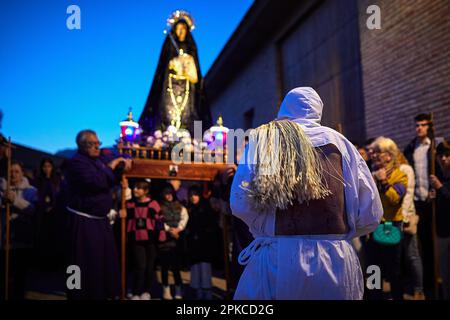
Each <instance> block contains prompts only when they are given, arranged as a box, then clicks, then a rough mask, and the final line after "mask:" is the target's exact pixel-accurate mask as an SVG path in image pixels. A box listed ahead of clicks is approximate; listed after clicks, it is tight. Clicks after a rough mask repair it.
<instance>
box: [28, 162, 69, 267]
mask: <svg viewBox="0 0 450 320" xmlns="http://www.w3.org/2000/svg"><path fill="white" fill-rule="evenodd" d="M60 186H61V179H60V177H59V176H58V174H57V173H56V168H55V165H54V164H53V161H52V160H51V159H49V158H45V159H42V161H41V164H40V166H39V173H38V176H37V179H36V181H35V187H36V188H37V191H38V205H37V245H36V246H37V248H36V249H37V250H36V251H37V252H36V254H37V258H38V264H39V265H40V266H41V267H42V268H44V269H46V270H52V269H54V268H55V267H57V266H59V265H60V264H61V263H62V261H63V259H62V254H61V252H62V249H59V250H58V244H59V243H61V241H59V239H58V223H59V220H58V218H59V217H58V211H57V197H58V195H59V191H60Z"/></svg>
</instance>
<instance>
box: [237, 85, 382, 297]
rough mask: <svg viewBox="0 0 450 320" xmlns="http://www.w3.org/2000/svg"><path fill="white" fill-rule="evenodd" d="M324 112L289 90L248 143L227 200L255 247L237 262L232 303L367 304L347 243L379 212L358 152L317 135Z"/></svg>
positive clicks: (339, 139)
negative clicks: (237, 278)
mask: <svg viewBox="0 0 450 320" xmlns="http://www.w3.org/2000/svg"><path fill="white" fill-rule="evenodd" d="M322 109H323V103H322V100H321V99H320V97H319V95H318V94H317V92H316V91H315V90H314V89H312V88H309V87H301V88H296V89H293V90H292V91H290V92H289V93H288V94H287V95H286V97H285V99H284V101H283V102H282V104H281V107H280V110H279V112H278V116H277V119H275V120H274V121H272V122H271V123H269V124H267V125H264V126H261V127H259V128H257V129H256V130H255V131H254V134H253V135H252V136H251V139H250V144H249V146H248V147H247V149H246V151H245V154H244V156H243V157H242V159H241V163H240V165H239V166H238V169H237V172H236V175H235V177H234V181H233V185H232V189H231V195H230V202H231V208H232V211H233V214H234V215H235V216H237V217H239V218H240V219H242V220H243V221H244V222H245V223H246V224H247V225H248V226H249V229H250V231H251V233H252V234H253V236H254V237H255V240H254V241H253V242H252V243H251V244H250V245H249V246H248V247H247V248H246V249H244V250H243V251H242V252H241V254H240V256H239V262H240V263H241V264H244V265H246V268H245V270H244V272H243V274H242V276H241V279H240V281H239V284H238V288H237V290H236V293H235V296H234V298H235V299H238V300H242V299H252V300H253V299H268V300H273V299H284V300H292V299H313V300H322V299H332V300H341V299H362V297H363V293H364V280H363V275H362V271H361V266H360V263H359V260H358V257H357V254H356V252H355V250H354V249H353V247H352V245H351V240H352V239H353V238H355V237H359V236H361V235H365V234H368V233H370V232H372V231H374V230H375V229H376V227H377V226H378V224H379V222H380V220H381V217H382V215H383V210H382V205H381V201H380V197H379V194H378V191H377V187H376V185H375V182H374V181H373V178H372V175H371V173H370V171H369V168H368V167H367V165H366V163H365V161H364V160H363V159H362V158H361V156H360V154H359V153H358V151H357V150H356V149H355V147H354V146H353V145H352V144H351V143H350V142H349V141H348V140H347V139H346V138H345V137H344V136H343V135H341V134H340V133H338V132H336V131H335V130H333V129H330V128H328V127H325V126H321V124H320V120H321V117H322ZM274 132H275V134H274ZM252 137H253V138H252ZM255 139H256V141H257V142H258V143H253V142H255ZM252 143H253V145H252ZM255 159H257V160H255Z"/></svg>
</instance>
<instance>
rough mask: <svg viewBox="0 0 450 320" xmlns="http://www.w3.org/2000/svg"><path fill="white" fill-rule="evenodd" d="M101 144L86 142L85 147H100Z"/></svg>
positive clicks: (98, 142)
mask: <svg viewBox="0 0 450 320" xmlns="http://www.w3.org/2000/svg"><path fill="white" fill-rule="evenodd" d="M101 145H102V143H101V142H100V141H86V147H88V148H92V147H100V146H101Z"/></svg>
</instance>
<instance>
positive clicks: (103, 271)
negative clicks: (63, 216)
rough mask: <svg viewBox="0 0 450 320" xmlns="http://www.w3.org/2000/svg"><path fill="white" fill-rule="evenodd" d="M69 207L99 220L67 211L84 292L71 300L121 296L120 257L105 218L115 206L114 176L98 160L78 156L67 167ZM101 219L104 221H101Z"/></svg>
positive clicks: (73, 293) (74, 293) (74, 261)
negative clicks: (112, 191) (113, 192)
mask: <svg viewBox="0 0 450 320" xmlns="http://www.w3.org/2000/svg"><path fill="white" fill-rule="evenodd" d="M66 177H67V183H68V191H69V192H68V207H69V208H71V209H74V210H76V211H79V212H82V213H85V214H88V215H91V216H95V217H98V218H97V219H95V218H89V217H85V216H82V215H77V214H75V213H73V212H70V211H68V214H69V216H70V229H71V234H70V237H71V244H70V245H71V248H70V251H71V256H70V264H74V265H77V266H79V267H80V270H81V289H80V290H77V289H73V290H69V292H68V295H69V298H72V299H108V298H115V297H117V296H118V295H119V290H120V273H119V257H118V254H117V248H116V244H115V241H114V236H113V231H112V228H111V225H110V224H109V221H108V219H107V218H106V215H107V214H108V213H109V211H110V209H111V208H112V205H113V200H112V193H111V189H112V188H113V187H114V186H115V185H116V184H117V183H118V179H117V178H116V176H115V175H114V172H113V171H112V170H111V169H110V168H109V167H108V166H106V165H105V164H104V163H103V162H102V161H100V160H99V159H93V158H90V157H88V156H86V155H83V154H80V153H77V154H76V155H75V156H74V157H73V158H72V159H71V160H70V161H69V163H68V165H67V172H66ZM99 218H102V219H99Z"/></svg>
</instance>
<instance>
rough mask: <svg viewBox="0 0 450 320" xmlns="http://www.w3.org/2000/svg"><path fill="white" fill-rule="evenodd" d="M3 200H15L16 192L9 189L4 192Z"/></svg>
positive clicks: (10, 201) (11, 201)
mask: <svg viewBox="0 0 450 320" xmlns="http://www.w3.org/2000/svg"><path fill="white" fill-rule="evenodd" d="M4 198H5V200H6V201H8V202H9V203H14V201H15V200H16V193H15V192H14V191H9V192H8V193H5V197H4Z"/></svg>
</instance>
